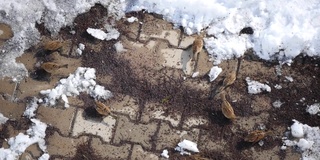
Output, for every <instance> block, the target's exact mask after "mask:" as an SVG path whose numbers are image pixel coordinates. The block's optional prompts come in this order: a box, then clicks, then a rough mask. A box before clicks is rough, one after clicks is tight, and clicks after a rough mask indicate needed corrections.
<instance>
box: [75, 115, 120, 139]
mask: <svg viewBox="0 0 320 160" xmlns="http://www.w3.org/2000/svg"><path fill="white" fill-rule="evenodd" d="M101 122H103V123H101ZM101 122H96V121H93V120H90V119H85V118H84V116H83V110H82V109H79V110H78V111H77V113H76V116H75V122H74V126H73V130H72V135H73V136H78V135H81V134H93V135H98V136H100V137H101V138H102V139H103V140H104V141H105V142H110V140H111V136H112V132H113V129H114V126H115V123H116V120H115V119H114V118H113V117H111V116H108V117H105V118H104V119H103V121H101Z"/></svg>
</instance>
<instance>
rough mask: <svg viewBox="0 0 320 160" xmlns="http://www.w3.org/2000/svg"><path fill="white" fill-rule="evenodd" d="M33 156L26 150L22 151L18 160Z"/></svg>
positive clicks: (29, 158)
mask: <svg viewBox="0 0 320 160" xmlns="http://www.w3.org/2000/svg"><path fill="white" fill-rule="evenodd" d="M33 159H34V158H33V157H32V155H31V154H30V153H28V152H24V153H23V154H22V155H21V156H20V157H19V160H33Z"/></svg>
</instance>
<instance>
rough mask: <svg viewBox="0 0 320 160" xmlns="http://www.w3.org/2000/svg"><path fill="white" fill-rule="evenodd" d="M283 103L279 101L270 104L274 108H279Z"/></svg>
mask: <svg viewBox="0 0 320 160" xmlns="http://www.w3.org/2000/svg"><path fill="white" fill-rule="evenodd" d="M282 104H283V103H282V102H281V101H280V100H276V101H274V102H273V103H272V106H273V107H275V108H280V107H281V105H282Z"/></svg>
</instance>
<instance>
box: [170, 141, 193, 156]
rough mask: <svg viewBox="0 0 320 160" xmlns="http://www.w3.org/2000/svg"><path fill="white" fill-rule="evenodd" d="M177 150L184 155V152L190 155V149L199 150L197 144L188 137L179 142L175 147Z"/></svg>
mask: <svg viewBox="0 0 320 160" xmlns="http://www.w3.org/2000/svg"><path fill="white" fill-rule="evenodd" d="M175 150H176V151H179V152H180V154H181V155H184V154H187V155H190V154H191V153H190V152H188V151H191V152H199V149H198V147H197V144H196V143H194V142H192V141H189V140H186V139H184V140H183V141H182V142H180V143H178V146H177V147H176V148H175ZM186 150H187V151H186Z"/></svg>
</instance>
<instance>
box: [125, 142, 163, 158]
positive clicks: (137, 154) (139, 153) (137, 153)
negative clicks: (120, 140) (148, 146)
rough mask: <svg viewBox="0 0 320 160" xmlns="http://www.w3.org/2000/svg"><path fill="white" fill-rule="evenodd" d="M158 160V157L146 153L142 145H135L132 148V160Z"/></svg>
mask: <svg viewBox="0 0 320 160" xmlns="http://www.w3.org/2000/svg"><path fill="white" fill-rule="evenodd" d="M142 159H145V160H158V159H159V157H158V155H155V154H153V153H150V152H146V151H144V150H143V148H142V147H141V146H140V145H134V146H133V148H132V155H131V160H142Z"/></svg>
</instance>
